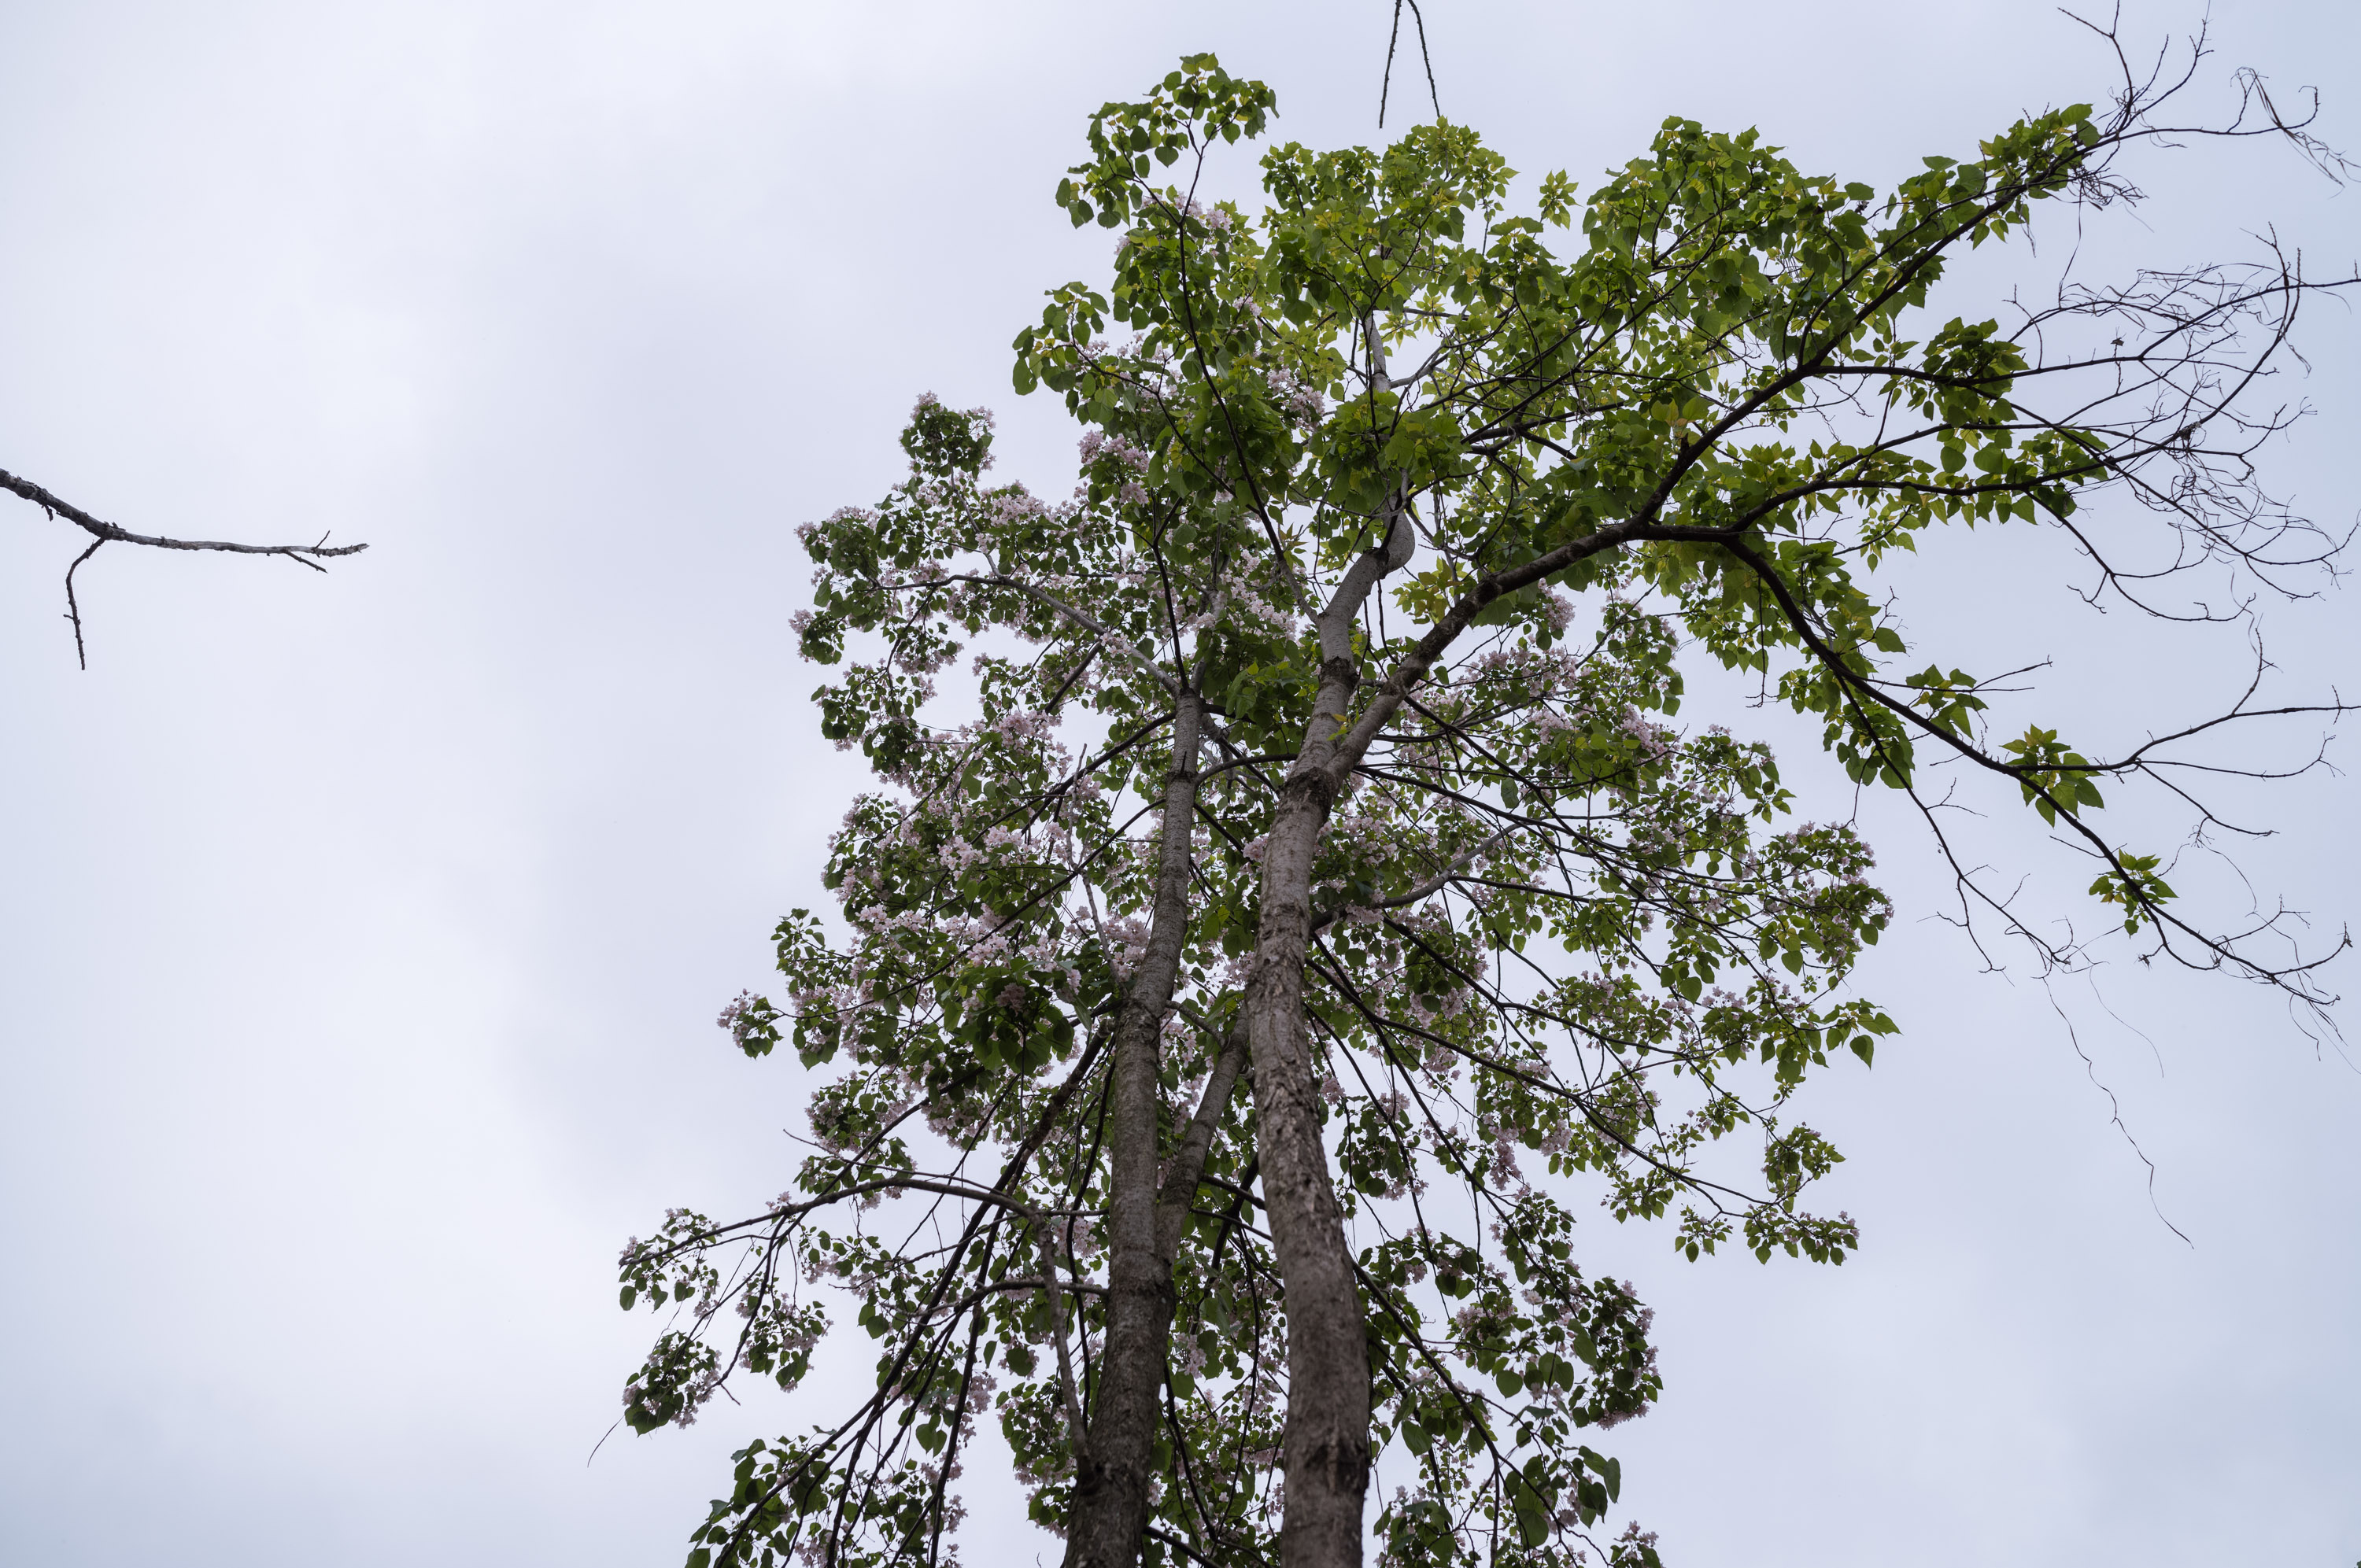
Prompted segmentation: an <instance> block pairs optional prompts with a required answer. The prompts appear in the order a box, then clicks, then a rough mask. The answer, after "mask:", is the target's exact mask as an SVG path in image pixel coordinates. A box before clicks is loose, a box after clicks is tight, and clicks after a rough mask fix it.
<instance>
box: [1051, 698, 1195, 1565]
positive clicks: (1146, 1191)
mask: <svg viewBox="0 0 2361 1568" xmlns="http://www.w3.org/2000/svg"><path fill="white" fill-rule="evenodd" d="M1202 728H1203V707H1202V702H1201V700H1200V699H1199V698H1198V697H1197V696H1195V695H1194V694H1193V693H1185V692H1184V693H1183V694H1182V695H1181V696H1180V699H1179V702H1178V704H1177V706H1176V708H1175V711H1174V714H1173V723H1172V731H1173V733H1172V771H1171V773H1170V775H1169V776H1168V778H1167V780H1166V783H1165V789H1164V826H1163V836H1162V840H1161V843H1160V845H1159V854H1158V861H1157V870H1156V898H1155V903H1154V905H1153V906H1152V908H1151V910H1150V914H1149V922H1148V950H1147V952H1146V953H1145V954H1144V955H1142V957H1141V959H1140V961H1139V967H1138V968H1137V969H1136V970H1133V971H1132V974H1131V978H1130V981H1129V983H1128V984H1126V987H1125V989H1124V996H1123V1003H1122V1006H1121V1008H1120V1010H1119V1011H1118V1013H1117V1014H1116V1019H1115V1059H1114V1061H1113V1063H1112V1065H1111V1066H1110V1068H1109V1075H1110V1079H1111V1082H1110V1084H1109V1095H1108V1106H1107V1117H1108V1126H1107V1138H1108V1146H1109V1150H1110V1153H1111V1155H1112V1157H1113V1170H1112V1172H1111V1173H1110V1174H1111V1179H1112V1181H1113V1183H1114V1190H1113V1191H1112V1192H1111V1193H1110V1194H1109V1202H1108V1212H1107V1244H1108V1259H1107V1308H1106V1312H1107V1315H1106V1341H1105V1349H1104V1354H1103V1355H1102V1356H1101V1357H1100V1361H1099V1386H1098V1398H1097V1400H1096V1402H1095V1405H1094V1407H1093V1409H1092V1412H1091V1420H1090V1427H1089V1432H1088V1442H1086V1443H1085V1445H1084V1447H1083V1451H1082V1453H1078V1454H1077V1455H1076V1456H1075V1475H1074V1501H1073V1511H1072V1514H1071V1518H1070V1519H1069V1522H1068V1525H1067V1531H1066V1558H1065V1561H1066V1564H1067V1568H1128V1565H1129V1564H1131V1563H1137V1561H1138V1560H1139V1549H1140V1542H1141V1541H1142V1539H1143V1537H1144V1535H1145V1532H1146V1530H1147V1529H1148V1480H1149V1470H1150V1461H1151V1459H1152V1458H1153V1456H1154V1449H1155V1442H1156V1430H1157V1423H1158V1420H1159V1411H1160V1409H1161V1406H1160V1398H1159V1397H1160V1396H1161V1394H1162V1392H1163V1387H1164V1365H1165V1354H1166V1350H1167V1347H1168V1345H1169V1343H1170V1336H1171V1329H1172V1310H1173V1304H1174V1297H1173V1288H1172V1256H1171V1252H1170V1250H1169V1249H1164V1248H1159V1245H1158V1240H1159V1235H1158V1233H1159V1225H1158V1223H1157V1218H1158V1216H1157V1207H1158V1204H1157V1199H1158V1176H1159V1172H1158V1169H1157V1149H1158V1141H1159V1139H1158V1134H1159V1128H1158V1125H1157V1122H1158V1115H1157V1112H1158V1099H1159V1096H1158V1092H1157V1080H1158V1074H1159V1069H1160V1066H1161V1063H1160V1059H1159V1058H1160V1055H1161V1053H1160V1050H1159V1045H1160V1040H1161V1036H1162V1032H1163V1027H1164V1018H1165V1014H1167V1013H1168V1012H1170V1009H1171V1006H1172V991H1173V986H1174V983H1175V981H1177V979H1178V977H1179V973H1180V948H1181V940H1182V938H1183V937H1184V935H1185V934H1186V932H1187V929H1188V921H1189V877H1190V872H1191V866H1192V861H1191V848H1190V840H1191V835H1192V833H1193V832H1194V830H1195V828H1196V813H1197V777H1198V773H1197V753H1198V750H1199V746H1200V744H1201V741H1202ZM1200 1158H1201V1159H1202V1154H1201V1156H1200ZM1190 1185H1191V1190H1192V1191H1193V1190H1194V1188H1195V1182H1194V1181H1193V1179H1192V1180H1191V1184H1190Z"/></svg>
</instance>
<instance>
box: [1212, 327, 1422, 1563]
mask: <svg viewBox="0 0 2361 1568" xmlns="http://www.w3.org/2000/svg"><path fill="white" fill-rule="evenodd" d="M1379 375H1380V376H1382V375H1383V371H1382V369H1380V371H1379ZM1388 511H1389V515H1388V518H1387V526H1386V531H1385V534H1384V538H1383V541H1382V543H1381V544H1380V545H1379V547H1378V549H1375V550H1370V551H1367V552H1365V553H1363V554H1361V555H1360V556H1359V557H1358V558H1357V559H1356V561H1355V562H1354V563H1353V565H1352V566H1351V567H1350V568H1349V569H1348V570H1347V571H1346V572H1345V580H1344V581H1343V582H1342V583H1340V584H1339V585H1338V586H1337V588H1336V592H1335V594H1334V596H1333V597H1332V598H1330V600H1329V602H1328V605H1327V607H1326V608H1325V609H1323V610H1322V612H1321V614H1320V618H1319V620H1318V622H1317V626H1318V630H1319V636H1320V659H1321V663H1320V687H1319V691H1318V695H1317V696H1315V697H1314V699H1313V702H1312V722H1311V723H1310V725H1308V726H1307V727H1306V729H1305V730H1304V737H1303V746H1302V750H1301V752H1300V753H1299V754H1298V756H1297V758H1296V761H1295V763H1294V765H1293V767H1291V768H1290V770H1289V773H1288V778H1287V782H1286V784H1284V786H1282V788H1281V791H1280V794H1279V810H1278V812H1277V814H1276V816H1275V817H1274V819H1273V821H1272V823H1271V829H1270V837H1269V839H1268V840H1267V842H1266V843H1265V846H1264V849H1263V862H1262V864H1263V891H1262V914H1261V924H1260V927H1259V928H1258V930H1257V935H1256V950H1255V968H1254V971H1253V974H1252V975H1251V977H1250V978H1249V979H1248V981H1247V982H1246V1026H1247V1038H1248V1040H1249V1042H1250V1045H1251V1047H1252V1051H1253V1059H1254V1091H1255V1113H1256V1124H1257V1154H1258V1155H1259V1157H1260V1160H1261V1168H1262V1188H1263V1204H1264V1208H1265V1212H1267V1213H1268V1217H1269V1221H1270V1235H1271V1245H1272V1251H1273V1253H1274V1255H1275V1257H1276V1261H1277V1263H1278V1265H1279V1279H1280V1282H1281V1285H1282V1287H1283V1288H1284V1296H1285V1301H1286V1308H1287V1383H1288V1394H1287V1425H1286V1430H1285V1434H1284V1437H1283V1440H1282V1450H1283V1462H1284V1464H1285V1469H1286V1479H1287V1507H1286V1513H1285V1516H1284V1518H1283V1519H1282V1521H1281V1523H1280V1526H1279V1562H1280V1563H1281V1564H1282V1568H1357V1565H1358V1564H1359V1563H1360V1561H1361V1541H1362V1516H1363V1512H1364V1506H1365V1503H1366V1501H1367V1492H1368V1481H1369V1354H1368V1343H1367V1338H1366V1336H1365V1331H1364V1314H1363V1310H1362V1304H1361V1293H1360V1287H1359V1284H1358V1282H1357V1280H1356V1277H1355V1274H1354V1267H1353V1255H1352V1251H1351V1248H1350V1247H1349V1246H1348V1245H1347V1244H1346V1242H1345V1223H1344V1210H1343V1208H1342V1207H1341V1206H1340V1205H1339V1203H1338V1202H1337V1200H1336V1190H1335V1186H1334V1182H1333V1181H1332V1180H1331V1179H1330V1178H1329V1174H1328V1151H1327V1146H1326V1145H1325V1143H1324V1142H1323V1139H1322V1136H1321V1106H1320V1086H1319V1080H1318V1079H1317V1078H1316V1077H1315V1076H1314V1074H1313V1072H1312V1052H1311V1045H1310V1041H1309V1040H1308V1039H1307V1037H1306V1035H1305V1030H1304V1024H1303V964H1304V957H1305V953H1306V951H1307V948H1308V947H1309V944H1310V941H1311V932H1312V863H1313V861H1314V860H1315V859H1316V858H1317V857H1318V854H1319V850H1320V837H1321V830H1322V829H1323V828H1324V827H1325V826H1326V825H1327V821H1328V817H1329V813H1330V812H1331V811H1332V810H1333V809H1334V806H1335V803H1336V798H1337V795H1339V794H1340V793H1341V792H1342V790H1343V787H1344V784H1345V779H1347V778H1348V777H1349V776H1350V775H1351V773H1352V769H1353V764H1354V762H1356V760H1357V755H1356V754H1347V753H1345V752H1343V751H1341V750H1340V748H1339V745H1338V741H1339V740H1340V738H1341V737H1343V735H1344V734H1345V723H1346V720H1347V718H1348V717H1349V705H1350V703H1351V701H1352V698H1353V693H1354V689H1355V688H1356V686H1357V685H1359V684H1360V665H1359V662H1358V660H1357V659H1356V657H1355V656H1354V650H1353V640H1352V639H1353V626H1354V622H1355V620H1356V619H1357V618H1358V616H1359V615H1360V612H1361V606H1362V605H1363V603H1364V602H1366V601H1367V598H1368V596H1369V593H1370V591H1371V590H1372V589H1374V588H1375V587H1377V585H1378V582H1379V581H1380V580H1381V579H1382V578H1383V577H1384V576H1386V575H1387V574H1388V573H1389V572H1391V571H1393V570H1395V569H1396V568H1398V567H1400V565H1403V564H1404V563H1405V562H1407V561H1408V560H1409V559H1410V555H1411V543H1412V535H1411V522H1410V518H1409V514H1408V510H1407V509H1406V508H1405V507H1404V506H1403V505H1402V503H1401V501H1400V499H1399V498H1397V499H1396V502H1395V504H1394V505H1393V506H1392V507H1390V508H1389V509H1388Z"/></svg>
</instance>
